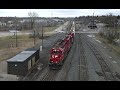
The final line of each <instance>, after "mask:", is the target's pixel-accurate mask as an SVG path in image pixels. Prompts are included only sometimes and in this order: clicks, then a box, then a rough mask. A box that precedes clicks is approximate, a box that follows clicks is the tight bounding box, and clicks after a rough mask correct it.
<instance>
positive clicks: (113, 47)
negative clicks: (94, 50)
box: [96, 34, 120, 55]
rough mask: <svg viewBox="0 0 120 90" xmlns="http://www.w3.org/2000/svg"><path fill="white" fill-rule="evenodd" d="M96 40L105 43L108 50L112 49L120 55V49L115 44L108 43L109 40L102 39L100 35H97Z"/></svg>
mask: <svg viewBox="0 0 120 90" xmlns="http://www.w3.org/2000/svg"><path fill="white" fill-rule="evenodd" d="M96 38H97V39H98V40H100V41H101V42H103V43H104V44H105V45H106V46H107V47H108V48H111V49H112V51H114V52H115V53H116V54H118V55H120V47H119V46H117V45H114V44H110V43H108V40H107V39H105V38H103V37H101V36H100V35H99V34H97V35H96Z"/></svg>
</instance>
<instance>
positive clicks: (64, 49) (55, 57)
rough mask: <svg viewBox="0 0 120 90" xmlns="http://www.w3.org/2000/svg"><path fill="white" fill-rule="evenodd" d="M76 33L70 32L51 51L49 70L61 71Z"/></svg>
mask: <svg viewBox="0 0 120 90" xmlns="http://www.w3.org/2000/svg"><path fill="white" fill-rule="evenodd" d="M74 35H75V33H74V32H73V31H70V32H69V33H68V34H67V35H66V36H65V38H63V39H61V40H58V41H57V42H56V43H55V45H54V46H53V48H52V49H51V50H50V58H49V68H50V69H60V68H61V67H62V65H63V62H64V61H65V58H66V56H67V55H68V52H69V51H70V48H71V46H72V44H73V41H74Z"/></svg>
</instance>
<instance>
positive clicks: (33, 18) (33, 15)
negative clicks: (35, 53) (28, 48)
mask: <svg viewBox="0 0 120 90" xmlns="http://www.w3.org/2000/svg"><path fill="white" fill-rule="evenodd" d="M28 15H29V16H30V27H31V29H33V30H34V45H35V44H36V37H37V34H36V33H37V30H36V29H37V28H36V22H35V21H36V19H37V17H38V16H39V15H38V14H37V13H36V12H29V13H28Z"/></svg>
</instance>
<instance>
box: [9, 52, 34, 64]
mask: <svg viewBox="0 0 120 90" xmlns="http://www.w3.org/2000/svg"><path fill="white" fill-rule="evenodd" d="M35 52H36V51H23V52H21V53H19V54H17V55H16V56H14V57H13V58H11V59H8V60H7V62H24V61H25V60H27V59H28V58H29V57H30V56H31V55H32V54H34V53H35Z"/></svg>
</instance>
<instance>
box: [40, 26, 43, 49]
mask: <svg viewBox="0 0 120 90" xmlns="http://www.w3.org/2000/svg"><path fill="white" fill-rule="evenodd" d="M41 29H42V46H40V51H42V49H43V25H41Z"/></svg>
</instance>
